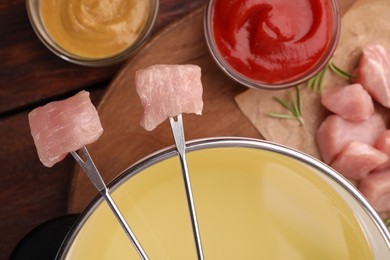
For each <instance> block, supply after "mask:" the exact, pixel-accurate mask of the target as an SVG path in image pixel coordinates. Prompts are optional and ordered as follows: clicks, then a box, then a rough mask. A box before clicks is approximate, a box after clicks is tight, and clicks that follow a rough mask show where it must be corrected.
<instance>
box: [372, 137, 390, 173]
mask: <svg viewBox="0 0 390 260" xmlns="http://www.w3.org/2000/svg"><path fill="white" fill-rule="evenodd" d="M374 146H375V147H376V148H377V149H378V150H380V151H382V152H384V153H385V154H387V156H389V158H390V129H387V130H385V131H384V132H382V133H381V134H380V135H379V137H378V139H377V140H376V142H375V144H374ZM385 168H389V169H390V160H387V161H386V162H385V163H384V164H382V165H381V166H380V169H385Z"/></svg>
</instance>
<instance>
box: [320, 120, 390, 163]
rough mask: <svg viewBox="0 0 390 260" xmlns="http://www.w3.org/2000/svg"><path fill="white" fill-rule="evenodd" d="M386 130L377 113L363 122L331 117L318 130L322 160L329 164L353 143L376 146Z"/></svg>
mask: <svg viewBox="0 0 390 260" xmlns="http://www.w3.org/2000/svg"><path fill="white" fill-rule="evenodd" d="M385 129H386V127H385V122H384V120H383V118H382V117H381V116H380V115H379V114H377V113H374V114H373V115H372V116H371V117H370V118H369V119H367V120H365V121H361V122H352V121H349V120H345V119H343V118H342V117H340V116H339V115H334V114H333V115H329V116H328V117H327V118H326V119H325V120H324V121H323V122H322V124H321V125H320V127H319V128H318V130H317V132H316V141H317V145H318V148H319V150H320V152H321V155H322V159H323V160H324V162H325V163H328V164H329V163H330V162H332V161H333V159H334V158H335V156H336V155H338V154H339V153H340V152H341V150H342V149H343V148H344V147H345V146H346V145H348V144H349V143H351V142H352V141H360V142H362V143H366V144H369V145H374V142H375V141H376V139H377V138H378V136H379V135H380V133H382V132H383V131H384V130H385Z"/></svg>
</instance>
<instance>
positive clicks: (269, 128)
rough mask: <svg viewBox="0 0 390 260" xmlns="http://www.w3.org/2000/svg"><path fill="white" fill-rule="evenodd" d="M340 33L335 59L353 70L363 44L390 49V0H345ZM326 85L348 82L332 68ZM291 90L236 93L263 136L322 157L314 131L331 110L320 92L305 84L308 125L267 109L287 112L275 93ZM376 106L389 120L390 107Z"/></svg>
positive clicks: (241, 107) (303, 96) (329, 86)
mask: <svg viewBox="0 0 390 260" xmlns="http://www.w3.org/2000/svg"><path fill="white" fill-rule="evenodd" d="M340 7H341V9H342V13H345V14H344V15H343V17H342V21H341V35H340V41H339V44H338V47H337V49H336V52H335V54H334V57H333V61H334V63H335V64H336V65H337V66H338V67H340V68H342V69H343V70H345V71H349V72H351V71H353V70H354V68H355V67H356V65H357V62H358V59H359V57H360V55H361V50H362V47H363V46H365V45H366V44H368V43H380V44H382V45H383V46H384V47H385V48H387V49H388V50H389V51H390V1H389V0H357V1H355V2H353V1H342V4H341V6H340ZM323 84H324V89H329V88H335V87H341V86H344V85H346V84H348V82H346V81H345V80H342V79H341V78H340V77H339V76H335V75H334V74H333V73H332V72H329V71H328V72H327V73H326V74H325V77H324V80H323ZM291 91H293V90H291V89H289V90H278V91H269V90H258V89H249V90H247V91H245V92H244V93H242V94H240V95H238V96H236V102H237V104H238V106H239V107H240V109H241V110H242V112H243V113H244V114H245V115H246V116H247V117H248V119H249V120H250V121H251V122H252V123H253V124H254V126H255V127H256V128H257V130H258V131H259V132H260V133H261V134H262V136H263V137H264V138H265V139H266V140H269V141H273V142H276V143H280V144H283V145H286V146H289V147H292V148H295V149H298V150H300V151H302V152H304V153H307V154H309V155H312V156H314V157H316V158H318V159H321V158H320V155H319V152H318V149H317V146H316V143H315V138H314V135H315V132H316V129H317V128H318V126H319V125H320V124H321V122H322V121H323V120H324V119H325V117H326V116H327V115H328V114H329V112H328V111H327V110H326V109H325V108H324V107H323V106H322V105H321V103H320V94H318V93H314V92H313V91H311V90H309V89H306V88H304V90H303V91H302V104H303V107H302V114H303V118H304V121H305V125H304V126H302V125H300V124H299V123H298V122H297V121H294V120H286V119H275V118H271V117H269V116H267V115H266V114H267V113H268V112H279V113H280V112H286V110H284V109H283V108H282V107H281V106H280V105H279V104H278V103H276V102H275V101H274V100H273V98H272V97H274V96H277V97H280V98H286V97H287V96H288V95H290V94H289V93H290V92H291ZM376 108H377V110H378V111H379V112H380V113H381V114H382V115H383V116H384V117H385V120H386V121H387V122H388V121H389V114H390V112H389V110H388V109H384V108H383V107H381V106H380V105H376Z"/></svg>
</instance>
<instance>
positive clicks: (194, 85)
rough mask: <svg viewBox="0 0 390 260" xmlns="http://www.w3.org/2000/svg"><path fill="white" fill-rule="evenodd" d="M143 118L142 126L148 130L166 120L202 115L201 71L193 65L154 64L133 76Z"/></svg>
mask: <svg viewBox="0 0 390 260" xmlns="http://www.w3.org/2000/svg"><path fill="white" fill-rule="evenodd" d="M135 85H136V88H137V93H138V95H139V96H140V98H141V103H142V106H143V108H144V115H143V117H142V119H141V126H142V127H144V128H145V129H146V130H148V131H151V130H153V129H154V128H156V127H157V126H158V125H159V124H161V123H162V122H163V121H164V120H166V119H167V118H168V117H175V116H178V115H179V114H181V113H195V114H198V115H201V114H202V110H203V100H202V94H203V88H202V82H201V69H200V67H198V66H196V65H162V64H160V65H153V66H150V67H148V68H146V69H143V70H139V71H137V72H136V75H135Z"/></svg>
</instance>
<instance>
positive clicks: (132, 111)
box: [68, 8, 260, 212]
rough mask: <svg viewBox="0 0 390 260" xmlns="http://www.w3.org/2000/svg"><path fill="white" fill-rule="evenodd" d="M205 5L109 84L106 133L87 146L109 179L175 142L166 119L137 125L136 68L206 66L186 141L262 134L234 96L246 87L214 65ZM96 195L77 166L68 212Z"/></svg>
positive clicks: (104, 102)
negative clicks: (149, 126) (199, 110)
mask: <svg viewBox="0 0 390 260" xmlns="http://www.w3.org/2000/svg"><path fill="white" fill-rule="evenodd" d="M203 14H204V10H203V8H202V9H199V10H197V11H195V12H193V13H192V14H190V15H189V16H187V17H185V18H184V19H183V20H181V21H179V22H177V23H175V24H173V25H171V26H170V27H168V28H167V29H166V30H164V31H162V32H161V33H160V34H159V35H157V36H156V37H155V38H154V39H153V40H152V41H151V42H150V43H149V44H148V45H147V46H145V48H143V50H142V51H141V52H139V53H138V54H137V55H136V56H135V57H134V58H133V59H132V60H131V61H129V62H128V63H127V64H126V65H125V66H124V68H123V69H122V70H121V72H120V73H119V74H118V75H117V76H116V78H115V79H114V80H113V81H112V83H111V84H110V87H109V90H108V91H107V93H106V95H105V96H104V98H103V100H102V102H101V104H100V106H99V108H98V112H99V115H100V118H101V121H102V125H103V127H104V129H105V130H104V133H103V135H102V137H101V138H100V139H99V140H98V141H97V142H95V143H93V144H92V145H90V146H89V147H88V149H89V151H90V154H91V156H92V157H93V159H94V161H95V163H96V165H97V167H98V169H99V171H100V172H101V174H102V175H103V178H104V179H105V181H106V182H107V183H108V182H109V181H111V180H112V179H113V178H115V177H116V176H117V175H118V174H119V173H120V172H122V171H123V170H124V169H126V168H127V167H128V166H130V165H131V164H133V163H134V162H136V161H138V160H140V159H141V158H143V157H145V156H146V155H148V154H150V153H152V152H155V151H157V150H159V149H161V148H164V147H167V146H171V145H173V144H174V141H173V137H172V133H171V129H170V126H169V122H168V120H167V121H165V122H164V123H163V124H161V125H160V126H158V127H157V128H156V129H155V130H154V131H152V132H147V131H146V130H144V129H143V128H141V126H140V125H139V120H140V119H141V116H142V113H143V109H142V107H141V103H140V100H139V97H138V95H137V93H136V91H135V85H134V74H135V71H136V70H138V69H141V68H145V67H147V66H149V65H153V64H196V65H198V66H200V67H201V69H202V83H203V88H204V93H203V100H204V110H203V115H202V116H196V115H183V120H184V129H185V136H186V139H187V140H192V139H198V138H205V137H216V136H244V137H254V138H260V135H259V133H258V132H257V131H256V129H255V128H254V127H253V125H252V124H251V123H250V122H249V121H248V120H247V119H246V117H244V115H243V114H242V113H241V111H240V110H239V108H238V107H237V105H236V103H235V102H234V97H235V96H236V95H237V94H238V93H240V92H242V91H244V90H245V89H246V88H244V87H242V86H240V85H238V84H237V83H235V82H233V81H232V80H231V79H229V78H228V77H227V76H225V75H224V74H223V73H222V72H221V70H220V69H219V68H218V67H217V66H216V65H215V63H214V61H213V60H212V58H211V56H210V54H209V51H208V49H207V46H206V42H205V39H204V35H203ZM96 194H97V191H96V190H94V188H93V186H92V184H91V183H90V182H89V180H88V179H87V177H86V176H85V175H84V173H83V172H82V171H81V170H80V169H79V168H77V167H76V171H75V174H74V178H73V182H72V188H71V192H70V197H69V204H68V205H69V210H68V212H80V211H82V210H83V209H84V208H85V207H86V205H87V204H88V203H89V202H90V201H91V200H92V199H93V197H94V196H95V195H96Z"/></svg>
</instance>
